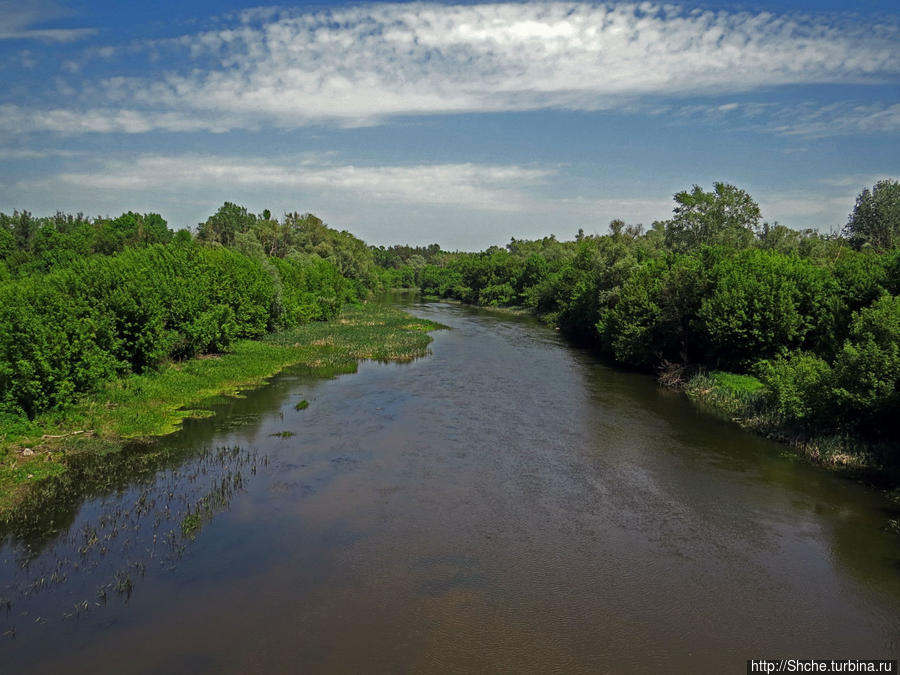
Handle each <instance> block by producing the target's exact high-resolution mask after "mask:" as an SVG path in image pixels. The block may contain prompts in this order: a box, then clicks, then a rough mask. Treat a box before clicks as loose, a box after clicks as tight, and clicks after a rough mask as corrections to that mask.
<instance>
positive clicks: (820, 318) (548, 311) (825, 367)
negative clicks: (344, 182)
mask: <svg viewBox="0 0 900 675" xmlns="http://www.w3.org/2000/svg"><path fill="white" fill-rule="evenodd" d="M760 220H761V216H760V211H759V207H758V206H757V205H756V203H755V202H754V201H753V200H752V198H751V197H750V196H749V195H748V194H747V193H746V192H744V191H743V190H740V189H738V188H735V187H734V186H731V185H727V184H724V183H716V184H715V185H714V188H713V190H712V191H711V192H705V191H704V190H703V189H702V188H700V187H698V186H694V187H693V188H692V190H690V191H684V192H680V193H678V194H676V195H675V208H674V210H673V217H672V219H670V220H668V221H665V222H656V223H653V225H652V227H651V228H649V229H647V230H646V231H645V230H644V228H643V227H642V226H640V225H626V224H625V223H624V222H623V221H621V220H615V221H613V222H612V223H611V224H610V233H609V234H608V235H604V236H584V234H583V233H582V232H579V234H578V235H577V236H576V238H575V240H574V241H565V242H563V241H557V240H556V239H555V238H554V237H548V238H545V239H542V240H538V241H519V240H515V239H514V240H512V241H511V242H510V243H509V244H508V245H507V246H506V248H498V247H491V248H489V249H488V250H486V251H482V252H478V253H460V252H457V253H447V252H441V251H440V250H439V249H436V250H429V253H430V257H429V258H426V257H425V256H424V255H422V253H421V252H420V251H417V252H415V253H413V252H408V251H404V250H402V249H400V247H396V248H395V250H391V249H387V250H384V251H381V252H379V254H377V255H376V261H377V262H378V263H379V264H383V265H388V266H389V267H390V268H391V269H392V272H391V273H392V275H393V278H395V279H400V280H402V281H403V282H404V283H405V285H410V286H412V285H417V286H419V287H421V289H422V291H423V292H424V293H427V294H431V295H437V296H440V297H447V298H455V299H458V300H461V301H463V302H468V303H474V304H480V305H494V306H497V305H517V306H524V307H528V308H530V309H532V310H533V311H535V312H536V313H537V314H538V315H540V316H542V317H544V318H545V320H547V321H548V322H550V323H552V324H554V325H556V326H557V327H558V328H559V329H560V330H561V331H564V332H565V333H566V334H568V335H569V336H571V337H573V338H577V339H578V340H581V341H586V342H589V343H591V344H593V345H594V346H595V347H596V348H597V349H599V350H600V351H601V352H603V353H604V354H606V355H607V356H608V357H610V358H612V359H613V360H615V361H618V362H620V363H623V364H627V365H629V366H632V367H637V368H641V369H648V370H651V369H654V368H659V367H661V366H663V365H664V364H666V365H669V366H671V365H672V364H677V365H679V366H684V367H686V368H688V369H693V370H697V369H699V368H705V369H708V370H718V369H724V370H727V371H731V372H735V373H746V374H754V375H756V376H757V377H759V378H760V379H761V380H762V382H763V384H764V385H765V389H764V392H763V398H764V399H765V401H766V404H767V406H768V410H769V413H770V414H772V415H774V416H776V417H778V418H780V419H781V420H782V421H783V422H784V423H786V424H793V425H798V426H804V425H805V426H808V427H809V428H811V429H813V428H814V429H816V430H818V431H823V430H824V431H831V432H835V433H852V434H854V435H862V436H867V437H872V438H874V439H888V440H892V439H893V440H896V439H898V438H900V421H898V420H900V375H898V372H900V365H898V360H900V297H898V296H900V249H898V244H900V237H898V233H900V184H898V183H897V182H895V181H882V182H880V183H879V184H878V185H876V186H875V188H874V189H873V190H872V191H871V192H870V191H869V190H865V191H863V193H862V194H861V195H860V197H859V199H858V200H857V203H856V206H855V208H854V210H853V212H852V213H851V215H850V219H849V223H848V226H847V228H846V229H845V231H844V233H843V235H844V236H829V235H821V234H819V233H818V232H816V231H813V230H805V231H797V230H791V229H789V228H786V227H784V226H781V225H778V224H777V223H776V224H772V225H770V224H768V223H760ZM404 253H405V254H406V256H407V257H406V258H405V260H406V263H405V264H404V262H403V260H404V257H403V254H404Z"/></svg>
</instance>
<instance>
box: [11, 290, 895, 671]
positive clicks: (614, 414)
mask: <svg viewBox="0 0 900 675" xmlns="http://www.w3.org/2000/svg"><path fill="white" fill-rule="evenodd" d="M410 309H411V310H412V311H413V312H414V313H416V314H417V315H419V316H423V317H427V318H430V319H434V320H437V321H440V322H442V323H444V324H446V325H448V326H450V327H451V330H447V331H439V332H436V333H434V342H433V344H432V345H431V351H432V354H431V355H429V356H427V357H424V358H422V359H418V360H416V361H414V362H412V363H406V364H397V363H387V364H384V363H372V362H366V363H363V364H361V365H360V368H359V372H357V373H355V374H350V375H341V376H338V377H335V378H331V379H327V378H321V377H313V376H311V375H309V374H308V373H304V372H302V371H293V372H288V373H285V374H283V375H281V376H279V377H277V378H275V379H274V380H273V381H272V382H271V383H270V384H269V385H268V386H266V387H263V388H261V389H258V390H256V391H253V392H250V393H248V394H247V395H246V397H244V398H239V399H231V400H226V401H221V402H219V403H218V404H217V405H216V406H215V409H216V413H217V414H216V416H214V417H211V418H207V419H202V420H192V421H189V422H188V423H187V424H186V426H185V428H184V429H183V430H182V431H181V432H179V433H177V434H174V435H172V436H170V437H167V438H166V439H164V440H163V441H162V443H161V447H162V451H161V454H160V456H159V457H158V458H157V459H155V460H152V461H149V460H148V462H147V463H145V464H141V465H140V470H137V471H136V470H134V468H133V466H132V467H131V468H128V469H127V470H125V469H121V470H119V472H118V474H117V473H116V470H115V466H114V465H115V463H116V462H125V461H132V462H135V461H139V457H140V456H138V455H132V456H131V457H130V459H128V455H127V453H126V457H125V458H124V459H123V458H115V459H111V460H109V465H110V467H111V468H110V469H109V471H110V474H111V475H112V478H109V477H107V478H105V479H102V480H98V481H97V485H96V486H95V487H93V488H92V489H91V490H89V491H88V492H89V493H88V494H86V495H81V496H77V497H75V498H70V499H69V500H68V502H67V505H66V506H65V507H64V508H61V509H60V510H59V512H57V513H55V514H52V518H53V520H54V523H55V524H54V525H53V526H52V528H50V527H49V526H48V525H47V522H45V523H44V525H43V527H44V530H43V531H42V532H40V533H37V534H34V535H33V536H20V537H9V538H7V540H6V541H5V542H4V543H3V546H2V548H0V633H4V635H3V637H2V638H0V669H2V672H4V673H50V672H54V673H94V674H96V673H106V672H108V673H124V672H128V673H163V672H164V673H177V672H191V673H197V672H211V673H212V672H214V673H248V672H268V673H272V672H304V673H305V672H309V673H332V672H334V673H347V672H354V673H355V672H376V673H382V672H389V673H423V672H427V673H445V672H447V673H452V672H505V673H523V672H535V673H547V672H559V673H597V672H616V673H619V672H648V671H661V672H683V671H687V670H693V671H694V672H744V671H745V668H746V666H745V661H746V659H750V658H763V657H779V658H781V657H786V658H845V657H846V658H897V656H898V651H900V649H898V645H900V537H898V536H897V535H896V534H894V533H892V532H890V528H889V521H890V519H891V518H897V517H898V514H897V512H896V510H894V508H893V507H892V506H891V504H890V502H888V501H887V500H886V499H885V498H884V497H883V496H882V495H880V494H879V493H878V492H876V491H873V490H870V489H867V488H864V487H862V486H860V485H857V484H855V483H853V482H852V481H848V480H845V479H839V478H836V477H834V476H832V475H829V474H828V473H826V472H824V471H822V470H819V469H817V468H814V467H810V466H807V465H804V464H802V463H800V462H797V461H794V460H792V459H791V458H790V456H789V454H786V453H785V452H784V449H783V448H781V447H780V446H778V445H776V444H774V443H770V442H768V441H765V440H762V439H759V438H757V437H754V436H752V435H750V434H748V433H746V432H743V431H741V430H740V429H738V428H736V427H735V426H734V425H733V424H731V423H729V422H727V421H725V420H722V419H719V418H717V417H715V416H714V415H711V414H709V413H705V412H703V411H701V410H698V409H697V408H696V407H695V406H693V405H692V404H691V403H690V402H688V401H686V400H685V399H684V398H682V397H681V396H679V395H673V394H671V393H668V392H665V391H662V390H660V389H659V388H657V386H656V385H655V384H654V383H653V381H652V380H651V379H649V378H646V377H644V376H641V375H635V374H632V373H623V372H619V371H617V370H614V369H610V368H608V367H606V366H604V365H602V364H601V363H600V362H598V361H597V360H596V359H595V358H594V357H592V356H591V355H590V354H589V353H586V352H583V351H580V350H577V349H573V348H571V347H569V346H567V345H566V344H565V343H564V341H563V340H561V339H560V337H559V336H558V335H557V334H556V333H555V332H554V331H552V330H550V329H548V328H546V327H544V326H541V325H539V324H538V323H536V322H535V321H534V320H532V319H530V318H527V317H516V316H511V315H505V314H496V313H490V312H486V311H482V310H476V309H472V308H467V307H461V306H452V305H445V304H416V303H411V304H410ZM302 399H306V400H308V401H309V402H310V405H309V408H307V409H306V410H296V409H295V405H296V404H297V402H298V401H300V400H302ZM273 434H279V435H273ZM291 434H292V435H291ZM136 457H137V458H138V459H135V458H136ZM104 480H105V482H104ZM48 518H49V516H48ZM48 528H49V529H52V530H55V531H52V532H51V531H49V530H48Z"/></svg>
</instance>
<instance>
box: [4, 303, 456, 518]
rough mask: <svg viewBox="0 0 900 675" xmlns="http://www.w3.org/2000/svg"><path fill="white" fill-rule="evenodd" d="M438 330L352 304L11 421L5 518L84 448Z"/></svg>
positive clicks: (397, 355) (150, 430)
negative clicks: (292, 372) (325, 317)
mask: <svg viewBox="0 0 900 675" xmlns="http://www.w3.org/2000/svg"><path fill="white" fill-rule="evenodd" d="M437 328H441V326H440V325H439V324H436V323H433V322H431V321H427V320H422V319H417V318H415V317H412V316H410V315H409V314H406V313H405V312H402V311H400V310H397V309H394V308H391V307H387V306H384V305H378V304H366V305H361V306H357V307H352V308H348V309H345V310H344V312H342V313H341V314H340V315H339V316H338V317H336V318H335V319H333V320H331V321H328V322H314V323H309V324H305V325H303V326H300V327H298V328H295V329H292V330H289V331H285V332H282V333H275V334H273V335H270V336H267V337H266V338H264V339H263V340H259V341H253V340H243V341H239V342H237V343H235V344H234V345H233V346H232V348H231V349H230V351H229V352H228V353H225V354H214V355H204V356H201V357H199V358H195V359H191V360H188V361H183V362H176V363H170V364H168V365H166V366H165V367H163V368H162V369H160V370H158V371H156V372H152V373H146V374H143V375H134V376H131V377H128V378H125V379H121V380H116V381H113V382H110V383H108V384H106V385H105V386H104V387H103V388H102V389H101V390H100V391H98V392H96V393H95V394H92V395H90V396H86V397H84V398H82V399H81V400H80V401H79V402H78V403H77V404H75V405H73V406H70V407H68V408H66V409H65V410H60V411H53V412H48V413H45V414H42V415H39V416H38V417H36V418H35V419H34V420H31V421H29V420H27V419H24V418H9V417H8V418H5V419H4V420H3V429H2V431H0V522H3V521H4V520H6V519H8V518H9V517H10V514H12V513H13V511H14V509H15V508H16V507H17V506H18V505H20V504H21V503H22V502H23V501H24V500H25V499H26V498H27V496H28V495H29V494H30V493H31V492H32V491H33V490H34V488H35V487H36V486H38V485H41V484H42V483H43V482H45V481H47V480H49V479H50V478H52V477H54V476H58V475H60V474H62V473H65V472H66V471H67V469H68V463H69V462H70V461H71V459H72V458H73V457H75V456H78V455H82V454H84V453H91V454H106V453H110V452H116V451H117V450H118V449H120V448H121V447H122V444H123V443H125V442H134V441H139V440H142V439H149V438H152V437H155V436H161V435H164V434H168V433H171V432H173V431H175V430H177V429H178V428H179V427H180V425H181V423H182V421H183V420H184V419H185V418H189V417H204V416H207V415H209V414H211V413H210V412H209V411H208V410H206V409H204V407H203V402H204V401H205V400H207V399H210V398H211V397H214V396H235V395H239V393H240V392H241V391H242V390H246V389H249V388H254V387H257V386H260V385H261V384H263V383H265V381H266V380H267V379H268V378H270V377H272V376H273V375H275V374H277V373H279V372H281V371H282V370H284V369H285V368H288V367H291V366H301V365H302V366H306V367H309V368H312V369H315V370H317V371H321V372H322V374H323V375H333V374H337V373H347V372H354V371H355V370H356V365H357V363H358V361H359V360H361V359H377V360H397V361H402V360H409V359H413V358H416V357H418V356H422V355H424V354H426V353H427V347H428V343H429V342H431V338H430V337H429V336H428V335H427V333H428V331H431V330H435V329H437Z"/></svg>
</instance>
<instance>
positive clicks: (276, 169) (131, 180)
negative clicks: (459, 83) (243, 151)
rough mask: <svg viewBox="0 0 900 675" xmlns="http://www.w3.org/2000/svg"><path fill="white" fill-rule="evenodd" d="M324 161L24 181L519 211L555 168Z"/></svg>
mask: <svg viewBox="0 0 900 675" xmlns="http://www.w3.org/2000/svg"><path fill="white" fill-rule="evenodd" d="M327 162H328V160H327V158H325V157H322V158H319V157H316V156H306V157H301V158H299V159H295V160H293V161H290V160H285V159H281V160H272V159H255V158H251V159H248V158H243V157H227V156H224V157H223V156H211V155H182V156H162V155H143V156H140V157H137V158H135V159H132V160H128V161H123V160H106V161H103V162H102V163H100V164H99V165H98V166H97V167H96V168H94V169H92V170H79V171H70V172H63V173H60V174H58V175H56V176H53V177H51V178H49V179H40V180H37V181H35V180H27V181H20V182H19V183H18V184H17V186H16V188H17V189H20V190H21V189H27V188H29V187H35V186H36V185H38V184H44V181H45V180H50V181H51V182H52V183H54V184H57V183H62V184H65V185H68V186H72V187H77V188H79V189H83V190H112V191H123V192H133V193H140V192H145V193H146V192H149V191H154V192H157V193H159V192H166V191H171V190H173V189H174V190H178V191H182V190H185V189H195V190H206V191H212V190H213V188H216V187H221V186H227V187H230V188H233V189H235V190H240V189H244V188H247V187H252V188H259V189H265V190H278V191H280V192H282V193H285V192H289V191H290V190H291V189H303V190H308V191H309V192H315V193H317V194H318V193H326V194H332V195H333V194H335V193H339V194H344V195H346V194H352V195H353V197H354V198H355V199H362V200H374V201H379V202H400V203H405V204H423V205H443V206H448V205H449V206H460V207H465V208H468V209H478V210H487V211H518V210H521V209H522V208H523V205H525V204H527V203H528V202H529V201H530V197H529V196H528V194H527V192H525V189H526V188H529V187H534V186H535V185H540V184H541V183H542V182H543V181H544V180H545V179H546V178H547V177H549V176H550V175H552V173H553V171H552V170H546V169H536V168H530V167H521V166H516V165H479V164H435V165H419V166H378V167H365V166H353V165H332V164H328V163H327Z"/></svg>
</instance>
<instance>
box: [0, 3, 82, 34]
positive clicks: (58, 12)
mask: <svg viewBox="0 0 900 675" xmlns="http://www.w3.org/2000/svg"><path fill="white" fill-rule="evenodd" d="M71 14H72V12H71V11H70V10H67V9H66V8H64V7H62V6H61V5H60V4H59V3H57V2H54V0H0V40H13V39H18V40H41V41H43V42H72V41H75V40H81V39H83V38H86V37H89V36H91V35H93V34H94V33H96V32H97V31H96V30H95V29H93V28H34V27H33V26H34V25H35V24H40V23H44V22H46V21H48V20H54V19H59V18H62V17H66V16H69V15H71Z"/></svg>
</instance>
